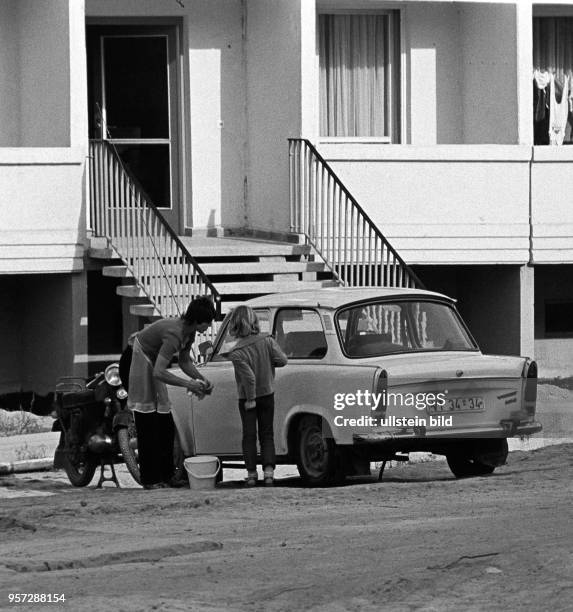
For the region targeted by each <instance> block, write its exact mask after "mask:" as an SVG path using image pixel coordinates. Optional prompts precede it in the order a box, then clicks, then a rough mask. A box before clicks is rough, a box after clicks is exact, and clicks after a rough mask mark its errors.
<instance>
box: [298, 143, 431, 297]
mask: <svg viewBox="0 0 573 612" xmlns="http://www.w3.org/2000/svg"><path fill="white" fill-rule="evenodd" d="M289 163H290V167H289V170H290V207H291V209H290V216H291V231H292V232H294V233H297V234H304V235H305V236H306V239H307V240H308V242H309V243H310V244H311V245H312V246H313V247H314V248H315V249H316V250H317V252H318V253H319V254H320V255H321V257H322V258H323V259H324V260H325V262H326V264H327V265H328V266H329V267H330V269H331V270H332V272H333V273H334V275H335V276H336V277H337V278H338V280H339V281H340V282H341V283H342V284H344V285H347V286H351V287H357V286H371V287H418V288H423V287H424V285H423V283H422V282H421V281H420V279H419V278H418V277H417V276H416V274H415V273H414V272H413V271H412V269H411V268H410V267H409V266H408V265H407V264H406V263H405V262H404V260H403V259H402V258H401V257H400V255H398V253H397V252H396V251H395V249H394V248H393V247H392V245H391V244H390V243H389V242H388V240H387V239H386V238H385V237H384V236H383V235H382V232H380V230H379V229H378V227H377V226H376V225H375V224H374V223H373V222H372V220H371V219H370V217H369V216H368V215H367V214H366V213H365V212H364V210H363V209H362V207H361V206H360V204H358V202H357V201H356V200H355V198H354V197H353V196H352V194H351V193H350V192H349V191H348V189H347V188H346V187H345V186H344V184H343V183H342V181H341V180H340V179H339V178H338V176H337V175H336V174H335V172H334V171H333V170H332V168H331V167H330V165H329V164H328V162H326V161H325V160H324V158H323V157H322V156H321V155H320V153H319V152H318V151H317V150H316V148H315V147H314V146H313V145H312V143H311V142H310V141H308V140H307V139H304V138H289Z"/></svg>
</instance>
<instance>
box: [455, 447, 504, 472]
mask: <svg viewBox="0 0 573 612" xmlns="http://www.w3.org/2000/svg"><path fill="white" fill-rule="evenodd" d="M479 450H480V452H478V453H476V454H475V455H474V456H468V455H464V454H462V453H461V452H455V453H451V454H448V455H446V459H447V461H448V466H449V468H450V470H451V471H452V473H453V474H454V476H455V477H456V478H471V477H475V476H487V475H489V474H493V471H494V470H495V468H496V467H498V466H500V465H503V464H504V463H505V460H506V459H507V454H508V447H507V440H505V439H501V440H495V439H494V440H484V441H483V442H482V443H481V444H480V449H479Z"/></svg>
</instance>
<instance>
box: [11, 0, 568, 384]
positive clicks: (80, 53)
mask: <svg viewBox="0 0 573 612" xmlns="http://www.w3.org/2000/svg"><path fill="white" fill-rule="evenodd" d="M182 4H183V5H184V6H181V5H180V4H179V3H178V2H175V0H122V1H119V0H86V1H85V3H84V2H83V0H43V1H42V2H38V1H37V0H0V116H1V117H2V119H3V120H2V121H0V212H1V214H2V224H1V225H0V286H2V287H6V292H5V293H4V296H3V298H2V306H1V307H2V309H3V312H5V313H6V318H5V321H4V322H3V323H2V324H1V325H2V326H3V329H2V331H3V337H4V338H5V339H6V343H5V349H4V351H3V355H2V361H1V363H2V367H1V368H0V390H1V389H5V390H6V389H10V390H17V389H19V388H23V387H25V386H28V385H32V386H36V383H35V382H32V379H34V380H35V371H36V369H39V370H41V372H42V373H41V375H40V378H39V380H41V382H39V383H38V385H37V386H38V388H39V389H40V388H41V389H43V390H44V389H46V388H47V387H48V386H49V385H48V381H49V380H53V379H54V377H55V375H56V374H57V373H69V372H70V368H71V369H72V370H73V371H76V372H81V371H85V367H86V365H85V363H86V360H87V353H88V348H87V335H86V334H85V333H84V331H83V327H85V326H86V324H87V320H88V311H87V302H86V295H87V286H86V285H87V283H86V271H85V260H84V255H85V246H86V235H87V230H88V229H89V227H90V220H89V206H88V198H87V196H86V155H87V150H88V149H87V145H88V113H87V108H88V101H87V100H88V98H87V96H88V93H87V70H86V45H85V27H86V23H87V24H98V23H106V24H115V25H120V24H121V25H126V24H131V25H137V24H142V23H146V24H152V23H169V24H172V25H174V26H175V27H176V28H177V32H178V42H177V44H178V52H177V60H176V62H177V70H178V75H179V86H178V91H177V96H178V100H177V108H178V114H179V116H178V122H179V136H180V138H179V140H178V147H179V148H178V150H177V151H176V152H175V155H176V158H177V163H178V166H179V168H180V172H179V175H180V176H179V180H180V183H181V184H180V186H179V187H180V189H179V193H181V194H182V195H181V199H180V202H179V203H178V204H179V206H180V211H181V218H182V219H183V227H184V229H186V230H187V231H190V232H193V233H197V234H200V233H217V232H219V233H221V232H223V231H224V230H233V229H237V228H249V229H259V230H264V231H269V232H286V231H288V230H289V226H290V219H289V194H288V191H289V176H288V148H287V138H289V137H304V138H308V139H310V140H311V141H312V142H313V143H315V145H316V146H317V148H318V150H319V151H320V152H321V154H322V155H323V156H324V157H325V158H326V160H327V161H328V162H329V163H331V165H332V166H333V168H334V169H335V171H336V172H337V173H338V175H339V176H340V178H341V179H342V181H343V182H344V183H345V184H346V185H347V187H348V188H349V189H350V191H351V192H352V193H353V195H354V196H355V197H356V199H357V200H358V202H359V203H360V204H361V206H362V207H363V208H364V209H365V211H366V212H367V213H368V215H369V216H370V217H371V218H372V219H373V220H374V221H375V222H376V224H377V225H378V226H379V227H380V229H381V230H382V232H383V233H384V234H385V235H386V236H387V237H388V238H389V240H390V241H391V243H392V244H393V245H394V246H395V247H396V248H397V250H398V251H399V253H400V254H401V255H402V256H403V257H404V259H405V260H406V261H407V262H408V263H410V264H414V265H416V266H418V267H419V269H420V270H421V272H422V279H423V280H424V281H425V283H426V285H427V286H428V287H429V288H435V289H440V287H441V286H444V287H445V288H446V289H447V288H448V287H450V288H451V291H452V292H454V294H455V295H457V296H458V297H459V300H460V308H461V310H462V312H464V314H465V315H466V317H467V319H468V321H469V324H470V327H471V328H472V329H473V330H474V333H475V334H476V336H478V337H479V339H480V341H481V342H482V344H483V346H484V348H485V349H486V350H491V351H497V352H502V353H508V352H509V353H517V352H521V353H527V354H533V353H534V352H535V353H539V355H540V356H541V362H542V365H543V368H545V369H546V370H547V371H548V372H555V371H560V372H561V373H563V374H566V373H573V363H570V362H569V361H568V360H567V359H564V357H563V356H564V355H565V352H566V350H568V348H566V347H568V346H569V344H568V342H569V341H568V340H567V338H545V337H540V334H541V332H540V331H539V330H540V328H539V324H538V318H536V319H535V325H534V324H533V320H534V317H539V316H540V315H539V312H541V309H542V308H543V304H544V303H545V301H546V300H547V299H549V300H550V299H552V298H551V296H552V295H553V294H554V293H555V292H556V291H557V289H556V287H557V285H559V280H558V279H559V276H560V275H559V270H561V269H562V270H569V267H568V266H569V264H573V208H572V207H571V206H570V205H569V197H570V194H571V192H572V190H573V182H572V181H573V178H571V177H572V176H573V172H571V170H572V169H573V151H570V150H569V147H560V148H557V147H554V148H550V147H534V146H533V128H532V118H531V108H532V101H533V99H532V87H531V69H532V66H531V58H532V19H533V16H534V15H554V16H565V15H573V2H565V1H562V2H559V3H556V4H548V3H532V2H530V1H529V0H520V1H519V2H517V1H507V0H504V1H500V2H472V1H468V0H464V1H460V2H446V1H439V0H437V1H428V0H420V1H418V2H410V1H407V0H404V1H401V0H394V1H392V2H386V1H384V0H358V1H354V2H349V1H343V0H185V2H184V3H182ZM385 10H386V11H387V10H398V11H399V12H400V30H401V41H400V69H401V85H400V97H401V100H402V105H401V106H402V107H401V128H402V136H401V141H400V143H396V144H391V145H390V144H383V143H382V142H380V141H379V140H378V141H377V140H376V139H366V140H362V141H356V140H355V141H352V140H344V139H325V138H323V137H321V136H320V134H319V103H318V93H319V78H318V75H319V61H318V49H317V16H318V14H320V13H321V12H322V13H329V12H333V11H334V12H337V11H338V12H340V11H346V12H349V11H353V12H360V11H368V12H372V11H374V12H375V11H385ZM532 266H533V267H532ZM464 275H465V276H464ZM15 279H16V280H15ZM23 279H25V280H26V283H27V284H30V285H31V286H33V287H36V288H41V289H43V290H44V291H45V292H47V293H46V295H49V300H48V301H49V305H46V304H45V303H44V302H43V303H42V305H39V304H38V305H37V308H38V309H40V308H41V307H42V308H43V310H42V314H41V315H36V314H34V313H32V314H30V315H28V314H24V310H23V309H22V308H20V307H18V308H15V307H14V304H22V303H25V302H27V300H29V298H30V296H31V294H29V293H26V292H25V291H24V289H23V288H22V287H21V285H22V284H23ZM452 279H456V281H455V282H453V280H452ZM464 279H465V280H464ZM540 279H541V280H540ZM434 282H435V285H434V284H433V283H434ZM560 287H561V288H560V291H565V292H566V293H567V292H569V285H568V284H567V283H565V284H561V285H560ZM446 292H448V291H446ZM12 295H14V301H12V299H11V297H10V296H12ZM36 295H37V293H36ZM570 295H572V296H573V288H571V292H570ZM6 296H8V297H6ZM566 297H567V296H565V297H563V296H561V297H560V298H559V299H565V298H566ZM61 300H63V302H62V301H61ZM30 301H31V303H34V302H35V301H34V300H33V299H31V300H30ZM44 313H48V314H47V315H44ZM44 316H46V317H47V320H49V321H54V325H57V326H59V329H60V331H59V332H58V333H59V334H60V337H61V335H62V331H61V330H62V329H63V327H62V326H67V327H65V329H66V332H65V333H66V334H68V336H69V337H68V338H67V339H66V341H65V342H64V343H63V345H62V349H61V350H62V351H63V352H62V354H61V358H59V357H58V363H59V365H58V366H57V367H56V369H55V370H54V369H53V368H52V366H51V365H47V364H45V363H43V362H42V360H41V358H39V357H38V355H41V354H49V353H50V351H51V350H52V345H53V343H54V340H56V341H57V340H58V338H59V337H58V336H57V334H56V332H54V333H55V334H56V335H54V336H52V335H51V332H50V333H48V332H44V331H43V329H44V325H42V326H40V327H36V324H35V323H34V324H32V322H33V321H36V320H38V321H44ZM492 319H495V320H497V321H498V322H499V324H498V327H497V328H495V329H493V328H492V327H491V321H492ZM44 323H45V321H44ZM69 326H71V329H73V330H74V331H73V333H71V335H70V334H69V329H70V327H69ZM24 328H26V329H28V328H31V329H33V330H34V331H35V332H36V333H37V336H36V337H39V338H41V341H40V344H41V346H40V347H39V348H38V351H37V352H36V353H35V354H34V356H30V355H29V354H28V353H29V351H31V350H32V349H31V348H29V347H28V345H27V344H26V343H24V348H22V344H21V342H20V340H21V337H20V335H19V334H15V332H14V330H15V329H24ZM557 346H559V347H561V348H560V349H559V350H554V348H552V347H557ZM16 354H17V355H18V357H17V358H16V359H9V358H6V355H16ZM559 364H564V365H563V367H561V365H559ZM82 368H83V370H82ZM56 370H57V371H56Z"/></svg>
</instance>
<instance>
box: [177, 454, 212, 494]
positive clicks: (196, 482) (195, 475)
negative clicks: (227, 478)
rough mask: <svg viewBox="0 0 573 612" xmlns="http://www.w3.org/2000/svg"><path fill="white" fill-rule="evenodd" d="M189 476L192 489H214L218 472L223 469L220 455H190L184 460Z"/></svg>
mask: <svg viewBox="0 0 573 612" xmlns="http://www.w3.org/2000/svg"><path fill="white" fill-rule="evenodd" d="M183 465H184V466H185V469H186V470H187V476H188V478H189V486H190V487H191V489H195V490H204V489H214V488H215V481H216V478H217V474H218V473H219V470H220V469H221V462H220V461H219V458H218V457H210V456H209V455H205V456H203V457H189V458H188V459H185V461H184V462H183Z"/></svg>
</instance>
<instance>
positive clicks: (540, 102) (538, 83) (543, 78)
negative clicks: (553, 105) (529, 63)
mask: <svg viewBox="0 0 573 612" xmlns="http://www.w3.org/2000/svg"><path fill="white" fill-rule="evenodd" d="M533 80H534V82H535V87H536V89H537V91H535V90H534V95H535V94H537V95H536V96H535V97H536V104H535V107H534V108H535V115H534V117H535V121H543V119H545V111H546V109H547V85H549V72H547V70H543V71H542V70H534V71H533Z"/></svg>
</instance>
